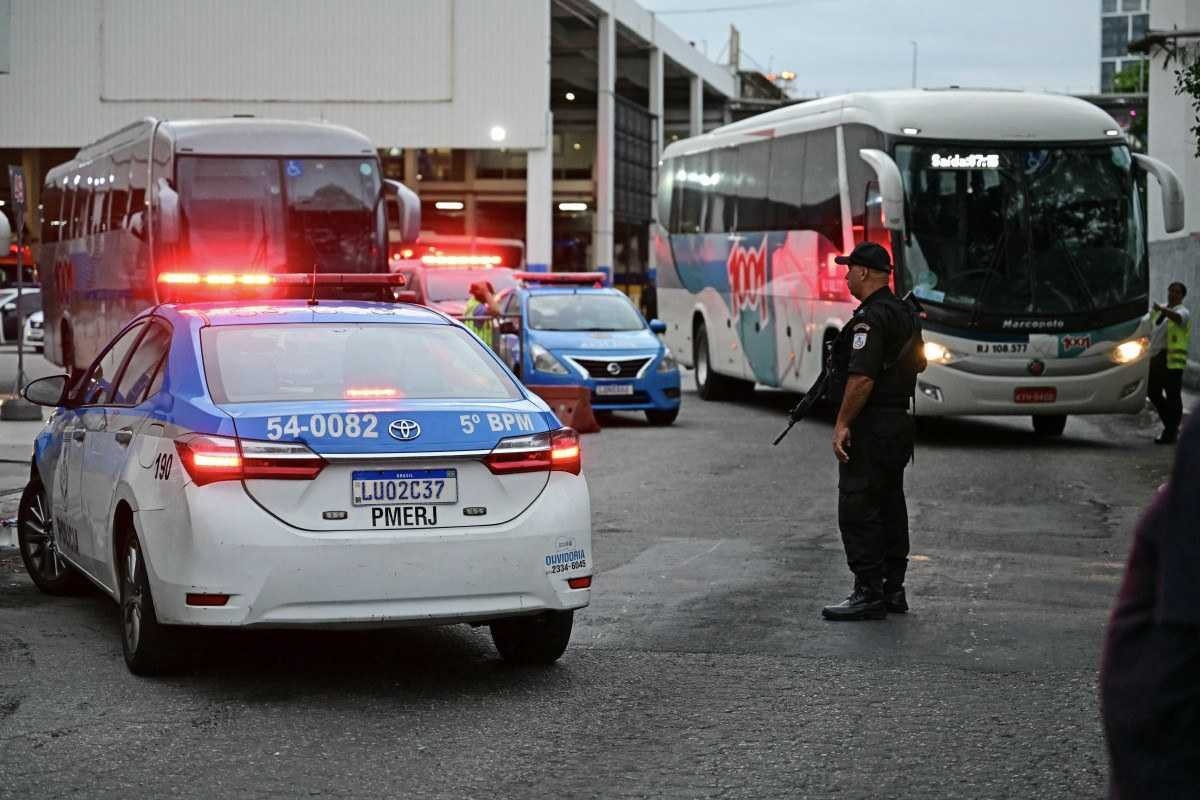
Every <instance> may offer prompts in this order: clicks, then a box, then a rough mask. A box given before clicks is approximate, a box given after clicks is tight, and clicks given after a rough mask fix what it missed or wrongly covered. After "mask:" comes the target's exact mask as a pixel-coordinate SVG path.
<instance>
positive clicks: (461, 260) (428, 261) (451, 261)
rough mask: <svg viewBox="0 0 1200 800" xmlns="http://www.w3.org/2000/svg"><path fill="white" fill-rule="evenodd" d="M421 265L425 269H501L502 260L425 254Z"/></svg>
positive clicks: (447, 254) (471, 256)
mask: <svg viewBox="0 0 1200 800" xmlns="http://www.w3.org/2000/svg"><path fill="white" fill-rule="evenodd" d="M421 263H423V264H424V265H425V266H427V267H502V266H504V259H503V258H501V257H500V256H493V255H483V254H474V253H471V254H465V255H456V254H449V253H426V254H425V255H423V256H421Z"/></svg>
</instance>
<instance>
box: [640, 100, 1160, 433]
mask: <svg viewBox="0 0 1200 800" xmlns="http://www.w3.org/2000/svg"><path fill="white" fill-rule="evenodd" d="M1139 171H1142V172H1147V173H1149V174H1152V175H1154V176H1155V178H1156V179H1157V181H1158V184H1159V186H1160V189H1161V191H1162V196H1163V204H1162V205H1163V209H1164V211H1163V214H1164V223H1165V227H1166V229H1167V231H1169V232H1170V231H1176V230H1179V229H1180V228H1182V226H1183V194H1182V188H1181V186H1180V183H1179V180H1178V178H1177V177H1176V176H1175V174H1174V173H1173V172H1172V171H1171V170H1170V168H1168V167H1167V166H1166V165H1165V164H1162V163H1161V162H1159V161H1156V160H1154V159H1152V158H1148V157H1146V156H1143V155H1138V154H1134V153H1131V152H1130V150H1129V147H1128V145H1127V144H1126V142H1125V139H1124V137H1123V135H1122V133H1121V130H1120V129H1119V127H1118V126H1117V124H1116V123H1115V122H1114V121H1113V119H1112V118H1111V117H1110V116H1109V115H1108V114H1106V113H1105V112H1103V111H1101V110H1100V109H1099V108H1097V107H1095V106H1093V105H1091V104H1089V103H1086V102H1084V101H1082V100H1077V99H1074V98H1070V97H1065V96H1057V95H1049V94H1034V93H1026V92H1013V91H967V90H960V89H946V90H916V91H895V92H873V93H862V94H851V95H845V96H841V97H831V98H827V99H822V100H817V101H813V102H810V103H803V104H800V105H795V106H790V107H787V108H782V109H779V110H777V111H772V112H769V113H766V114H761V115H759V116H756V117H753V118H750V119H746V120H742V121H740V122H737V123H734V124H732V125H726V126H725V127H723V128H719V129H717V130H715V131H713V132H712V133H708V134H705V135H703V136H698V137H694V138H691V139H687V140H683V141H679V142H676V143H674V144H672V145H671V146H670V147H668V148H667V149H666V151H665V152H664V154H663V161H662V166H661V176H662V180H661V185H660V190H659V198H658V201H659V220H660V222H659V223H658V224H657V225H656V231H655V236H654V253H655V259H656V265H657V284H658V306H659V316H660V317H661V318H662V319H663V320H665V321H666V322H667V323H668V333H667V337H666V338H667V342H668V344H669V345H670V346H671V348H672V349H673V350H674V351H675V352H676V353H677V354H678V355H679V356H680V358H681V360H682V361H684V363H688V362H690V365H693V366H695V368H696V381H697V384H698V388H699V391H700V395H701V396H702V397H703V398H705V399H717V398H721V397H725V396H728V394H729V393H730V392H731V390H732V389H734V388H736V387H738V386H739V385H742V386H747V385H753V384H754V383H761V384H766V385H768V386H779V387H784V388H787V389H792V390H797V391H803V390H805V389H806V388H807V387H808V386H809V385H810V384H811V383H812V381H813V380H814V379H815V378H816V376H817V374H818V372H819V371H820V368H821V363H820V361H821V352H822V344H823V341H824V340H826V339H828V338H831V337H832V336H833V335H834V334H835V333H836V331H837V330H838V329H839V328H840V327H841V325H842V324H843V323H844V322H845V321H846V319H848V317H849V315H850V313H851V312H852V311H853V309H854V307H855V306H856V304H857V303H856V301H854V299H853V298H852V297H851V296H850V294H849V292H848V291H847V288H846V284H845V281H844V274H845V268H843V267H839V266H837V265H836V264H835V263H834V261H833V259H834V257H835V256H837V255H841V254H843V253H847V252H849V251H850V250H851V249H852V248H853V247H854V245H855V244H858V243H859V242H862V241H864V240H871V241H874V242H878V243H879V244H881V245H883V246H884V247H885V248H887V250H888V251H889V252H890V253H891V254H892V258H893V263H894V264H895V265H896V272H895V274H894V283H895V286H894V288H895V290H896V291H897V293H898V294H901V295H903V294H905V293H907V292H910V291H911V292H912V293H913V295H914V296H916V297H917V298H919V299H920V302H921V303H922V305H923V306H924V308H925V310H926V312H927V314H928V319H927V320H926V322H925V339H926V341H927V343H928V344H927V346H926V355H927V357H928V360H929V368H928V369H927V370H926V371H925V372H924V373H923V374H922V375H921V376H920V379H919V383H918V392H917V397H916V413H917V414H919V415H931V416H932V415H955V414H1028V415H1031V416H1032V417H1033V424H1034V428H1035V430H1037V431H1038V432H1039V433H1043V434H1048V435H1057V434H1059V433H1061V432H1062V430H1063V426H1064V425H1065V424H1066V419H1067V415H1068V414H1078V413H1111V412H1134V411H1137V410H1139V409H1140V408H1141V407H1142V405H1143V399H1144V397H1145V392H1146V377H1147V371H1148V362H1147V357H1146V345H1147V341H1148V340H1147V337H1148V335H1149V332H1150V318H1149V297H1148V294H1149V279H1148V274H1147V247H1146V225H1145V211H1144V209H1143V207H1142V203H1141V200H1140V195H1139V190H1138V184H1139Z"/></svg>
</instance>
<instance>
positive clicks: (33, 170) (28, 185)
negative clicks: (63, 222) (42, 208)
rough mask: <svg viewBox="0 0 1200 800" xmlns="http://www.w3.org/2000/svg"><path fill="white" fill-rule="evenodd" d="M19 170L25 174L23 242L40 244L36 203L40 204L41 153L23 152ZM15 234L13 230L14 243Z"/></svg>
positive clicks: (40, 236)
mask: <svg viewBox="0 0 1200 800" xmlns="http://www.w3.org/2000/svg"><path fill="white" fill-rule="evenodd" d="M21 170H22V171H23V172H24V173H25V242H26V243H29V242H32V241H35V240H36V241H39V242H40V241H41V240H42V233H41V223H40V221H39V220H40V217H39V216H38V203H40V202H42V151H41V150H32V149H31V150H25V151H23V152H22V153H21ZM16 234H17V232H16V230H14V231H13V241H16Z"/></svg>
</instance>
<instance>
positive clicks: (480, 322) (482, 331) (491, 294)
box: [463, 281, 500, 349]
mask: <svg viewBox="0 0 1200 800" xmlns="http://www.w3.org/2000/svg"><path fill="white" fill-rule="evenodd" d="M470 292H471V296H470V297H469V298H467V306H466V308H464V309H463V324H464V325H466V326H467V328H468V329H469V330H471V331H472V332H474V334H475V335H476V336H478V337H479V338H480V339H482V340H483V343H484V344H486V345H487V346H488V347H491V348H493V349H495V343H494V341H493V339H494V336H493V332H492V327H493V326H492V320H493V319H495V318H496V317H499V316H500V305H499V304H498V303H497V302H496V290H495V288H494V287H493V286H492V284H491V283H490V282H489V281H477V282H475V283H472V284H471V288H470Z"/></svg>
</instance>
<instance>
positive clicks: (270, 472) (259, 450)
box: [175, 434, 325, 486]
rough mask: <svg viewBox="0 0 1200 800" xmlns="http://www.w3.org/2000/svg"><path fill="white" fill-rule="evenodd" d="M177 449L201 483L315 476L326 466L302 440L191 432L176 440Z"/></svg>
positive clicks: (197, 483) (196, 481)
mask: <svg viewBox="0 0 1200 800" xmlns="http://www.w3.org/2000/svg"><path fill="white" fill-rule="evenodd" d="M175 449H176V450H177V451H178V452H179V460H180V461H181V462H183V467H184V469H185V470H187V474H188V475H189V476H191V478H192V480H193V481H194V482H195V483H196V485H197V486H204V485H206V484H209V483H216V482H217V481H240V480H243V479H246V480H250V479H255V478H257V479H269V480H293V481H295V480H312V479H313V478H315V477H317V475H319V474H320V473H321V470H322V469H324V468H325V460H324V459H323V458H321V457H320V456H319V455H317V454H316V453H314V452H313V451H312V450H309V449H308V448H307V447H306V446H304V445H303V444H301V443H300V442H257V441H249V440H245V439H241V440H239V439H235V438H233V437H229V436H207V435H204V434H189V435H187V436H182V437H180V438H178V439H176V440H175Z"/></svg>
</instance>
